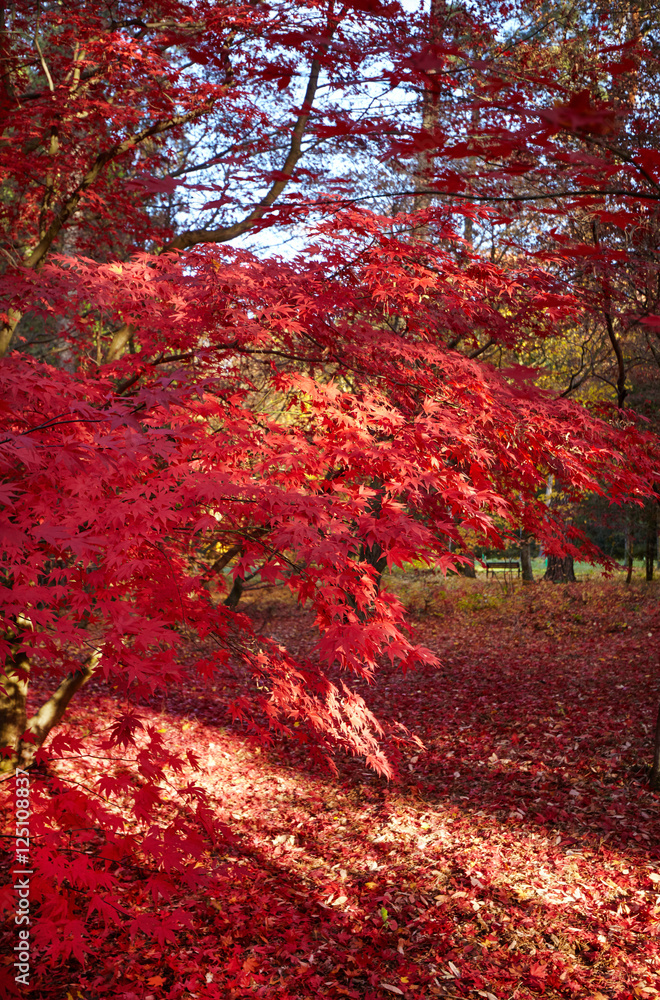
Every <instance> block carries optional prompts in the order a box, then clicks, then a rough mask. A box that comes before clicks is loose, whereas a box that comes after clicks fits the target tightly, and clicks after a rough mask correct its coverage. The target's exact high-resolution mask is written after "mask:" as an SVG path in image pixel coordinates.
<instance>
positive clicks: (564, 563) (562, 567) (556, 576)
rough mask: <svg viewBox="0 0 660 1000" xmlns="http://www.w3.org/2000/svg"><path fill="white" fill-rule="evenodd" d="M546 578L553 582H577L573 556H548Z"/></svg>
mask: <svg viewBox="0 0 660 1000" xmlns="http://www.w3.org/2000/svg"><path fill="white" fill-rule="evenodd" d="M543 579H544V580H550V581H551V582H552V583H575V582H576V580H575V570H574V568H573V556H564V557H563V558H562V557H561V556H548V566H547V569H546V571H545V576H544V577H543Z"/></svg>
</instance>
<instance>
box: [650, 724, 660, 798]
mask: <svg viewBox="0 0 660 1000" xmlns="http://www.w3.org/2000/svg"><path fill="white" fill-rule="evenodd" d="M649 784H650V786H651V788H652V789H653V791H654V792H655V791H657V790H658V789H659V788H660V708H659V709H658V715H657V717H656V720H655V745H654V747H653V767H652V768H651V776H650V778H649Z"/></svg>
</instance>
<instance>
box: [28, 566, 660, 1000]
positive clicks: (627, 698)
mask: <svg viewBox="0 0 660 1000" xmlns="http://www.w3.org/2000/svg"><path fill="white" fill-rule="evenodd" d="M395 584H396V587H397V589H398V590H399V592H400V594H401V596H402V598H403V599H404V600H405V601H406V602H407V603H408V604H409V606H410V608H411V613H412V617H413V621H414V627H415V636H416V640H417V641H418V642H421V643H424V644H426V645H427V646H428V647H430V648H431V649H432V650H433V651H434V652H435V653H436V654H437V655H438V657H439V659H440V663H441V665H440V667H439V668H425V669H422V670H419V671H417V672H415V673H409V674H408V675H407V676H403V674H402V673H401V672H400V671H397V670H396V669H393V668H389V667H385V668H383V670H382V671H381V672H380V673H379V675H378V679H377V682H376V683H375V684H374V685H373V686H371V687H370V688H366V686H364V685H362V686H361V687H360V688H359V689H360V691H361V693H362V694H363V695H364V697H365V698H366V700H367V701H368V703H369V705H370V707H371V708H372V709H373V710H374V711H375V713H376V714H377V715H378V716H379V717H381V718H383V719H386V720H389V721H391V722H400V723H402V724H403V725H405V726H406V727H408V728H409V729H410V730H412V731H413V732H414V733H415V734H416V735H417V736H418V737H419V738H420V739H421V741H422V742H423V744H424V749H423V750H422V749H419V748H415V747H414V746H412V745H408V746H407V747H405V748H404V749H403V750H402V751H401V753H400V757H399V760H398V767H399V772H400V777H399V780H398V781H394V782H388V781H387V780H385V779H384V778H382V777H379V776H378V775H376V774H374V773H373V772H371V771H369V770H368V769H367V768H365V766H364V763H363V762H361V761H359V760H357V759H353V758H340V759H338V760H337V761H336V763H337V767H338V773H337V774H335V775H333V774H331V773H325V772H322V771H319V769H318V767H316V766H315V767H312V766H311V765H310V764H309V762H308V761H307V760H306V758H305V755H304V753H303V752H302V751H301V750H300V748H296V747H295V746H293V745H291V744H290V743H279V744H277V746H276V747H275V748H273V749H270V750H266V749H262V748H260V747H259V746H257V745H256V743H255V742H253V741H251V739H250V738H249V737H248V736H247V735H245V734H243V733H242V732H241V731H240V730H239V729H238V728H236V727H232V725H231V724H229V722H228V720H227V718H226V715H224V714H223V711H222V708H221V707H220V705H219V698H218V696H219V695H220V694H223V695H227V694H230V695H231V694H233V693H236V692H233V691H232V687H233V685H234V684H235V677H234V676H233V675H230V674H229V673H228V674H227V676H226V677H222V676H220V677H217V678H216V679H215V681H214V683H213V686H212V687H210V686H209V685H205V684H203V683H202V682H201V681H200V684H199V687H198V688H188V689H186V690H185V691H184V690H172V691H171V692H170V693H169V694H168V697H167V699H166V700H165V701H162V702H161V701H156V702H154V704H153V705H151V706H150V707H149V706H145V709H144V711H145V714H146V715H147V716H148V717H149V719H150V721H151V722H152V723H153V724H154V725H155V726H157V727H158V728H159V729H161V730H162V731H165V732H166V738H167V740H168V743H169V744H170V745H174V744H176V742H177V741H180V742H181V745H182V746H184V745H185V747H186V748H192V749H193V750H194V752H195V753H196V754H197V755H198V757H199V759H200V766H201V769H200V770H199V771H198V772H197V773H196V774H195V776H194V780H195V782H196V784H198V785H200V786H202V787H203V788H204V789H205V790H206V792H207V793H208V795H209V796H210V798H211V801H212V803H213V808H214V811H215V815H216V819H217V822H218V824H219V825H220V828H221V829H224V830H226V836H225V840H224V843H223V844H221V845H220V847H219V848H218V847H216V849H214V850H213V851H212V852H209V854H208V856H207V857H205V858H202V861H203V863H204V864H206V865H207V866H208V868H209V872H210V874H209V876H208V880H207V885H206V889H205V890H204V891H203V892H200V890H199V889H194V890H191V891H190V893H189V894H188V896H187V897H186V895H185V893H184V892H181V894H180V896H179V898H178V899H177V900H176V902H177V904H178V905H179V906H180V907H181V908H182V909H183V910H185V911H186V913H187V919H188V920H189V925H188V927H187V928H186V929H183V930H176V931H173V932H172V934H171V936H170V939H169V940H161V942H160V943H155V942H154V940H153V939H152V940H149V939H147V938H145V937H144V936H142V935H140V934H138V935H137V936H134V937H132V938H131V937H130V936H129V934H128V931H126V932H121V931H119V932H117V931H114V932H113V933H111V934H105V936H103V935H101V938H102V939H103V945H102V948H101V949H100V950H99V951H98V952H97V953H91V954H89V955H88V956H87V958H86V959H85V963H84V964H81V963H79V962H78V961H77V960H75V959H73V958H72V959H71V960H70V961H69V963H68V965H67V967H66V968H65V969H64V970H60V971H55V970H54V971H53V974H52V977H51V979H50V986H48V985H44V987H43V990H36V991H35V992H34V994H33V995H34V996H39V997H41V996H43V997H52V996H57V997H58V998H59V997H61V998H62V1000H64V998H68V1000H95V998H96V997H105V996H114V997H118V998H125V1000H137V998H140V1000H143V998H150V1000H161V998H189V997H199V998H203V1000H215V998H223V1000H224V998H228V1000H243V998H248V997H249V998H252V997H266V998H273V1000H285V998H291V1000H298V998H300V1000H307V998H315V997H329V998H339V997H349V998H356V1000H358V998H359V1000H362V998H364V1000H381V998H386V997H390V998H391V997H396V996H401V997H406V998H418V1000H421V998H425V997H429V998H431V997H448V998H449V997H453V998H465V1000H468V998H470V1000H471V998H477V997H483V998H486V1000H494V998H497V1000H502V998H507V1000H508V998H517V1000H524V998H531V997H538V996H540V995H542V996H544V997H548V998H559V997H562V998H594V1000H605V998H608V1000H614V998H616V1000H632V998H633V997H634V998H653V997H656V996H660V953H659V935H660V811H659V808H658V807H659V805H660V796H658V795H657V794H654V793H652V792H650V791H649V789H648V783H647V774H648V767H649V764H650V761H651V757H652V743H653V729H654V725H655V713H656V711H657V707H658V702H659V700H660V671H659V670H658V666H659V655H660V601H659V598H660V590H659V588H658V586H657V584H651V585H647V584H643V583H633V585H632V586H631V587H628V588H626V587H625V586H623V585H621V584H619V583H613V582H601V581H598V580H589V581H585V582H581V583H578V584H574V585H568V586H553V585H550V584H537V585H534V586H530V587H526V588H524V589H523V588H521V587H517V588H511V586H505V585H504V583H503V582H497V581H496V582H494V583H493V582H492V581H491V582H489V583H488V584H486V583H485V582H484V581H481V580H476V581H473V580H463V579H458V580H456V579H455V580H453V581H450V582H445V581H443V580H442V578H440V577H435V576H433V575H426V574H422V573H418V574H410V575H408V576H405V575H400V576H399V577H398V579H397V580H396V581H395ZM241 607H243V606H241ZM245 611H246V613H248V614H249V615H251V616H252V617H253V618H254V619H255V623H256V624H257V625H261V626H263V627H264V629H265V630H266V631H270V633H271V634H272V635H273V636H275V637H276V638H277V639H279V640H280V641H281V642H283V643H286V644H287V646H288V647H289V648H290V649H294V650H295V649H296V648H298V647H301V646H302V647H304V646H305V644H306V643H311V642H312V641H313V636H312V629H311V620H310V618H309V615H308V613H307V612H305V611H304V610H301V609H299V608H297V607H296V606H295V605H294V604H293V603H291V601H290V600H288V599H287V598H286V597H285V596H284V595H283V593H282V592H281V591H279V590H278V591H263V592H261V591H258V592H255V593H252V594H249V595H248V596H247V599H246V604H245ZM112 711H113V704H112V692H110V691H107V690H103V689H102V687H99V688H98V689H97V690H96V691H95V693H94V697H93V698H92V699H91V702H90V698H89V697H86V698H85V699H81V701H80V703H79V705H77V706H75V707H74V706H73V705H72V709H71V724H72V725H73V727H74V729H76V728H77V729H78V730H79V731H80V732H83V731H85V732H89V731H90V729H91V728H93V726H94V724H95V721H94V720H97V722H98V720H99V719H101V720H103V719H105V723H106V725H107V720H108V718H109V717H111V715H112ZM58 766H59V767H61V768H64V765H58ZM91 766H92V765H91V763H89V762H87V763H85V764H84V766H83V764H80V765H77V764H75V762H68V764H67V765H66V769H67V773H68V776H69V777H70V778H73V779H76V780H79V781H81V782H83V783H85V782H87V781H88V780H89V774H88V771H87V770H86V768H89V767H91ZM62 774H63V776H64V770H63V771H62ZM222 824H224V825H225V826H222ZM138 897H139V886H138V887H137V888H136V886H133V887H132V888H131V884H130V879H127V883H126V899H127V902H130V903H132V904H134V905H138ZM150 905H151V908H152V910H153V905H152V904H149V901H148V900H146V901H145V902H144V906H145V910H149V906H150ZM101 938H100V939H101ZM43 981H44V982H46V980H45V979H44V980H43Z"/></svg>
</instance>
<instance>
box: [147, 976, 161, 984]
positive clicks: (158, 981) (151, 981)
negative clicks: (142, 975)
mask: <svg viewBox="0 0 660 1000" xmlns="http://www.w3.org/2000/svg"><path fill="white" fill-rule="evenodd" d="M164 982H165V980H164V979H163V977H162V976H152V977H151V978H150V979H147V983H148V985H149V986H162V985H163V983H164Z"/></svg>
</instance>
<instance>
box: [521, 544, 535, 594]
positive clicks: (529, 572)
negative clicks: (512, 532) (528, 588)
mask: <svg viewBox="0 0 660 1000" xmlns="http://www.w3.org/2000/svg"><path fill="white" fill-rule="evenodd" d="M520 565H521V566H522V578H523V583H534V571H533V569H532V539H531V538H523V539H521V542H520Z"/></svg>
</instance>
